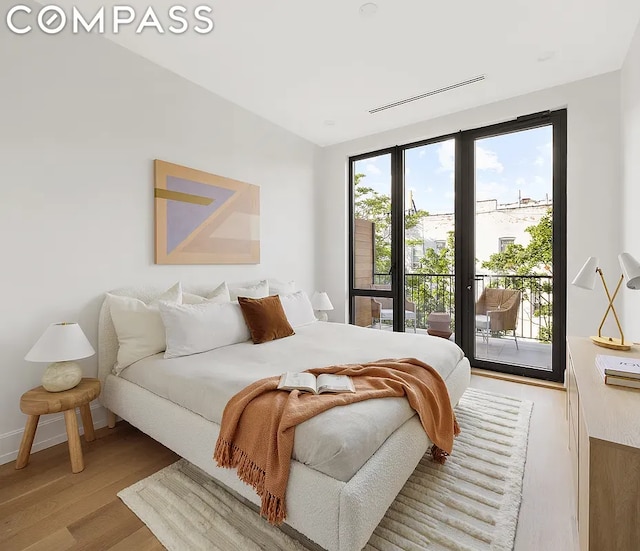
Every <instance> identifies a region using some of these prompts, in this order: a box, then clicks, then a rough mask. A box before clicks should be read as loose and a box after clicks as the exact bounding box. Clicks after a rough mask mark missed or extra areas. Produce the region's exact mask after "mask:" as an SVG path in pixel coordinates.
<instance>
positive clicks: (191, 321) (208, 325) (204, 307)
mask: <svg viewBox="0 0 640 551" xmlns="http://www.w3.org/2000/svg"><path fill="white" fill-rule="evenodd" d="M160 315H161V316H162V321H163V323H164V327H165V330H166V338H167V350H166V352H165V353H164V357H165V358H178V357H180V356H189V355H191V354H199V353H200V352H206V351H207V350H213V349H214V348H220V347H222V346H228V345H230V344H236V343H239V342H244V341H248V340H249V339H250V338H251V334H250V333H249V328H248V327H247V324H246V323H245V321H244V317H243V316H242V310H241V309H240V305H239V304H238V303H237V302H225V303H215V302H203V303H202V304H171V303H168V302H162V303H160Z"/></svg>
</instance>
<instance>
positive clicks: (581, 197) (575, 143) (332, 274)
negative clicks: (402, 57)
mask: <svg viewBox="0 0 640 551" xmlns="http://www.w3.org/2000/svg"><path fill="white" fill-rule="evenodd" d="M636 65H638V63H636ZM636 96H637V94H636ZM636 99H637V97H636ZM426 101H428V100H426ZM562 107H567V108H568V160H567V161H568V175H567V177H568V235H567V245H568V247H567V249H568V250H567V262H568V277H569V281H571V279H573V276H574V274H575V273H577V271H578V270H579V269H580V267H581V266H582V264H583V263H584V261H585V260H586V258H587V257H588V256H590V255H599V256H600V257H601V258H602V262H601V264H602V266H603V268H604V270H605V273H606V274H608V275H609V277H612V278H614V279H615V277H616V275H617V274H618V273H619V267H618V264H617V251H618V250H619V248H620V243H621V221H620V215H619V212H620V208H621V203H620V199H619V192H620V189H621V186H620V178H621V155H620V73H619V72H615V73H609V74H606V75H602V76H598V77H594V78H590V79H587V80H583V81H579V82H574V83H571V84H568V85H564V86H559V87H556V88H550V89H547V90H543V91H540V92H535V93H533V94H528V95H525V96H520V97H517V98H513V99H510V100H506V101H501V102H498V103H494V104H490V105H486V106H483V107H479V108H476V109H471V110H468V111H462V112H460V113H455V114H453V115H448V116H445V117H441V118H437V119H433V120H429V121H425V122H422V123H419V124H415V125H411V126H407V127H404V128H399V129H396V130H392V131H389V132H384V133H381V134H376V135H373V136H369V137H366V138H362V139H359V140H354V141H350V142H346V143H343V144H338V145H335V146H332V147H329V148H326V149H324V150H323V152H322V160H321V167H322V168H321V170H322V173H321V183H320V185H321V186H322V189H323V193H322V196H321V197H320V200H321V202H320V204H319V210H318V212H317V224H318V234H319V235H321V237H320V238H319V243H318V247H319V248H318V251H317V253H316V263H317V266H318V272H317V277H318V283H319V285H320V286H321V287H324V288H326V290H327V291H328V292H329V294H330V296H331V298H332V300H333V301H334V306H335V307H336V309H335V311H334V312H333V315H332V319H334V320H340V321H342V320H344V319H346V317H347V315H348V308H347V296H348V286H347V271H348V260H347V253H348V248H347V229H346V228H347V214H346V213H347V198H348V189H347V185H346V181H347V176H346V175H347V158H348V157H349V156H350V155H355V154H359V153H366V152H369V151H375V150H377V149H381V148H384V147H389V146H392V145H396V144H405V143H409V142H413V141H418V140H421V139H426V138H432V137H437V136H442V135H445V134H449V133H453V132H457V131H458V130H460V129H471V128H477V127H480V126H485V125H488V124H492V123H497V122H501V121H506V120H510V119H513V118H515V117H518V116H520V115H526V114H528V113H534V112H538V111H543V110H546V109H551V110H553V109H558V108H562ZM636 151H637V149H636ZM636 158H637V156H636ZM636 162H637V161H636ZM637 181H639V180H638V178H637V177H636V182H637ZM636 197H637V195H636ZM636 204H637V203H636ZM329 220H330V221H331V222H330V223H329ZM636 227H637V226H636ZM605 308H606V301H605V298H604V292H603V291H602V289H600V288H597V289H596V291H594V292H593V293H591V294H588V292H587V291H582V290H580V289H576V288H574V287H571V286H570V287H569V291H568V333H569V334H575V335H589V334H593V333H594V331H595V330H596V328H597V326H598V324H599V320H600V318H601V317H602V314H603V313H604V310H605Z"/></svg>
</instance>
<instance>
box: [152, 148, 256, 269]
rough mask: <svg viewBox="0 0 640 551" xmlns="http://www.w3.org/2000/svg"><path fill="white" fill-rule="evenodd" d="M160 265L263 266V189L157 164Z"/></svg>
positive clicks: (164, 163) (156, 194)
mask: <svg viewBox="0 0 640 551" xmlns="http://www.w3.org/2000/svg"><path fill="white" fill-rule="evenodd" d="M155 203H156V264H259V263H260V188H259V187H258V186H254V185H251V184H246V183H244V182H239V181H238V180H232V179H230V178H225V177H223V176H217V175H215V174H209V173H207V172H202V171H200V170H194V169H192V168H187V167H184V166H180V165H175V164H172V163H167V162H165V161H159V160H156V161H155Z"/></svg>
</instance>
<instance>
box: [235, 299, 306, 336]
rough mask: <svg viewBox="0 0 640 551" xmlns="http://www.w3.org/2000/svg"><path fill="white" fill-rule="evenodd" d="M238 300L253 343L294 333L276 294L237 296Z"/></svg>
mask: <svg viewBox="0 0 640 551" xmlns="http://www.w3.org/2000/svg"><path fill="white" fill-rule="evenodd" d="M238 302H239V303H240V308H241V309H242V315H243V316H244V321H246V322H247V326H248V327H249V332H250V333H251V339H252V340H253V342H254V344H261V343H263V342H269V341H275V340H276V339H282V338H284V337H290V336H291V335H295V331H294V330H293V327H291V324H290V323H289V320H287V316H286V314H285V313H284V309H283V308H282V303H281V302H280V297H279V296H278V295H275V296H272V297H265V298H247V297H238Z"/></svg>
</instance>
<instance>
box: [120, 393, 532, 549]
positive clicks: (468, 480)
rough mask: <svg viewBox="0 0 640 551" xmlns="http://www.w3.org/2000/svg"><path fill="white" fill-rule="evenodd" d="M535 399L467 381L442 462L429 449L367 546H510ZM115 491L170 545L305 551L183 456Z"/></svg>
mask: <svg viewBox="0 0 640 551" xmlns="http://www.w3.org/2000/svg"><path fill="white" fill-rule="evenodd" d="M532 406H533V404H532V403H531V402H528V401H522V400H518V399H516V398H510V397H507V396H503V395H498V394H493V393H489V392H484V391H480V390H475V389H468V390H467V391H466V392H465V394H464V396H463V397H462V399H461V401H460V404H459V405H458V406H457V407H456V415H457V418H458V422H459V424H460V428H461V433H460V436H458V438H456V441H455V445H454V450H453V454H452V456H451V457H449V458H448V459H447V462H446V464H445V465H439V464H437V463H434V462H433V461H431V460H430V458H429V457H428V456H425V457H424V458H423V459H422V460H421V461H420V463H419V464H418V466H417V468H416V470H415V471H414V473H413V475H412V476H411V478H410V479H409V480H408V481H407V483H406V484H405V486H404V488H403V489H402V491H401V492H400V494H399V495H398V497H397V498H396V500H395V501H394V502H393V503H392V504H391V507H389V510H388V511H387V513H386V515H385V517H384V518H383V519H382V522H380V524H379V526H378V527H377V528H376V530H375V532H374V533H373V535H372V536H371V539H370V540H369V543H368V544H367V546H366V547H365V550H366V551H374V550H380V551H387V550H398V549H400V550H407V551H409V550H411V551H417V550H422V549H429V550H456V551H479V550H491V551H498V550H500V551H502V550H511V549H513V542H514V540H515V534H516V526H517V523H518V512H519V510H520V502H521V500H522V477H523V474H524V465H525V460H526V454H527V439H528V435H529V419H530V417H531V409H532ZM118 496H119V497H120V498H121V499H122V501H124V502H125V503H126V504H127V506H128V507H129V508H130V509H131V510H132V511H133V512H134V513H135V514H136V515H137V516H138V517H140V519H142V521H143V522H144V523H145V524H146V525H147V526H148V527H149V528H150V529H151V531H152V532H153V533H154V535H155V536H156V537H157V538H158V539H159V540H160V542H161V543H162V544H163V545H164V546H165V547H166V548H167V549H169V550H170V551H203V550H209V549H212V550H221V551H249V550H253V549H255V550H263V549H274V550H276V549H278V550H285V551H288V550H292V551H293V550H295V551H306V550H307V549H308V548H307V547H305V545H304V544H302V543H300V542H298V541H297V540H295V539H294V538H292V537H290V536H289V535H287V534H285V533H284V532H283V531H281V530H279V529H278V528H275V527H273V526H271V525H270V524H268V523H267V522H266V521H265V520H263V519H262V518H261V517H260V516H259V515H258V514H257V513H256V512H255V511H254V510H253V509H251V508H250V507H247V506H246V505H244V504H243V503H242V502H240V501H238V500H237V499H236V498H234V497H233V496H232V495H231V494H229V493H228V492H227V491H226V490H224V489H222V488H221V487H220V486H219V485H218V484H216V483H215V482H213V481H212V480H211V479H210V477H209V476H208V475H207V474H205V473H204V472H202V471H201V470H200V469H198V468H197V467H194V466H193V465H191V464H190V463H188V462H187V461H185V460H184V459H182V460H180V461H178V462H177V463H174V464H173V465H170V466H169V467H167V468H165V469H163V470H161V471H159V472H158V473H156V474H154V475H152V476H150V477H148V478H145V479H144V480H142V481H140V482H138V483H137V484H134V485H133V486H130V487H129V488H126V489H125V490H123V491H121V492H120V493H119V494H118Z"/></svg>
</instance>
